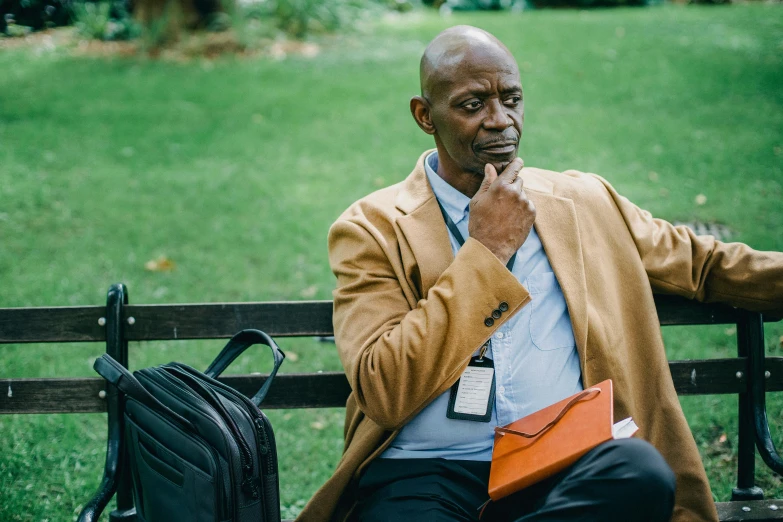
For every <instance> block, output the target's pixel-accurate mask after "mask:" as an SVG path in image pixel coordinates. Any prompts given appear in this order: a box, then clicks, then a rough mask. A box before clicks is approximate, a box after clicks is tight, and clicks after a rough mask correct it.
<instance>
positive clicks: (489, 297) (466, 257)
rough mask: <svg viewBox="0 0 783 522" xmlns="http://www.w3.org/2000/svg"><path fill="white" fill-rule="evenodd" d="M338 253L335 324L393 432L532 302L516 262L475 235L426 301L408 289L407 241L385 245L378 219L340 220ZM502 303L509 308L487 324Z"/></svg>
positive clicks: (352, 369) (353, 369) (372, 411)
mask: <svg viewBox="0 0 783 522" xmlns="http://www.w3.org/2000/svg"><path fill="white" fill-rule="evenodd" d="M389 243H392V241H390V242H389ZM393 256H397V257H396V258H395V262H392V261H391V259H390V258H392V257H393ZM329 261H330V264H331V267H332V271H333V272H334V274H335V276H336V277H337V288H336V290H335V291H334V331H335V341H336V344H337V348H338V352H339V355H340V359H341V361H342V364H343V366H344V367H345V370H346V374H347V376H348V380H349V382H350V385H351V388H352V389H353V392H354V396H355V398H356V401H357V403H358V405H359V407H360V408H361V409H362V411H363V412H364V413H365V415H366V416H367V417H369V418H370V419H372V420H373V421H374V422H375V423H377V424H378V425H379V426H381V427H383V428H384V429H387V430H395V429H399V428H400V427H402V426H403V425H404V424H405V423H407V422H408V421H409V420H410V419H411V418H412V417H413V416H414V415H415V414H416V413H418V412H419V411H420V410H421V409H422V408H424V407H425V406H426V405H427V404H429V402H430V401H432V400H433V399H435V398H436V397H437V396H438V395H440V394H441V393H443V392H444V391H445V390H447V389H448V388H449V387H450V386H451V385H452V384H453V383H454V382H456V380H457V379H458V378H459V376H460V375H461V374H462V372H463V371H464V369H465V367H466V366H467V364H468V362H469V360H470V356H471V354H472V353H473V352H474V351H475V350H476V349H477V348H478V347H480V346H481V345H482V344H483V343H484V342H486V340H487V339H489V337H490V336H491V335H492V332H493V331H494V330H495V329H496V328H498V326H500V325H501V324H503V322H504V321H505V320H507V319H508V318H509V317H511V316H512V315H513V314H514V313H515V312H516V311H517V310H518V309H519V308H521V307H522V306H523V305H524V304H526V303H527V302H528V301H529V300H530V296H529V294H528V292H527V290H526V289H525V288H524V287H523V286H522V285H521V284H520V283H519V281H517V279H516V278H515V277H514V276H513V275H512V274H511V273H510V272H509V271H508V270H507V269H506V267H505V266H503V264H502V263H501V262H500V261H499V260H498V259H497V258H496V257H495V256H494V255H493V254H492V253H491V252H490V251H489V250H488V249H487V248H486V247H484V245H482V244H481V243H480V242H478V241H476V240H475V239H472V238H468V240H467V241H466V242H465V244H464V245H463V246H462V248H461V249H460V250H459V252H458V254H457V255H456V256H455V258H454V261H453V262H452V263H451V265H450V266H449V267H448V268H447V269H446V270H445V271H444V272H443V274H442V275H441V276H440V277H439V279H438V280H437V281H436V283H435V284H434V285H433V287H432V288H431V289H430V290H429V292H428V293H427V295H426V297H425V298H424V299H421V300H419V301H418V302H411V301H412V299H411V296H410V291H409V289H408V292H406V291H405V289H404V286H405V285H407V284H408V283H407V282H406V281H404V275H403V274H401V270H400V267H401V261H400V259H399V252H398V249H396V248H394V247H391V246H390V245H389V244H385V239H384V236H383V235H382V234H380V233H378V230H377V229H374V228H373V226H372V224H371V223H368V222H366V221H364V222H362V220H359V219H341V220H338V221H337V222H336V223H335V224H334V225H332V228H331V229H330V231H329ZM501 302H506V303H508V306H509V309H508V311H507V312H506V313H503V314H502V318H501V319H499V320H495V321H494V325H493V326H492V327H488V326H486V325H485V324H484V321H485V319H486V318H487V317H488V316H489V315H490V314H491V313H492V311H493V310H495V309H497V308H498V306H499V304H500V303H501Z"/></svg>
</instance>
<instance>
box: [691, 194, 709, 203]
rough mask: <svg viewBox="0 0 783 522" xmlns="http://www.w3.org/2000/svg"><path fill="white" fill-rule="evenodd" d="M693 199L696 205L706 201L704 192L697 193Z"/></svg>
mask: <svg viewBox="0 0 783 522" xmlns="http://www.w3.org/2000/svg"><path fill="white" fill-rule="evenodd" d="M693 201H694V202H695V203H696V204H697V205H703V204H705V203H706V202H707V196H705V195H704V194H698V195H697V196H696V197H695V198H694V200H693Z"/></svg>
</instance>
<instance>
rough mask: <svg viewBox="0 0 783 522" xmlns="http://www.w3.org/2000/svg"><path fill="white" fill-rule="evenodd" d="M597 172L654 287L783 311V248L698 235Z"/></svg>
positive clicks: (749, 307) (706, 299) (750, 307)
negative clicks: (773, 249) (765, 248)
mask: <svg viewBox="0 0 783 522" xmlns="http://www.w3.org/2000/svg"><path fill="white" fill-rule="evenodd" d="M595 177H596V178H597V179H598V180H600V181H601V183H603V185H604V186H605V188H606V190H607V191H608V192H609V194H610V196H611V197H612V199H613V200H614V204H615V205H616V206H617V208H618V209H619V210H620V213H621V214H622V217H623V219H624V221H625V224H626V226H627V227H628V230H629V231H630V233H631V235H632V237H633V240H634V242H635V244H636V248H637V250H638V251H639V255H640V257H641V259H642V262H643V264H644V268H645V270H646V272H647V275H648V277H649V279H650V284H651V286H652V289H653V291H654V292H657V293H662V294H676V295H680V296H684V297H687V298H689V299H696V300H698V301H702V302H722V303H725V304H728V305H731V306H735V307H738V308H744V309H747V310H752V311H755V312H762V313H769V314H772V315H776V316H780V315H782V314H783V253H781V252H762V251H758V250H753V249H752V248H750V247H748V246H747V245H745V244H742V243H723V242H721V241H717V240H716V239H715V238H714V237H712V236H697V235H696V234H695V233H694V232H693V231H692V230H691V229H690V228H688V227H686V226H674V225H672V224H671V223H669V222H667V221H664V220H662V219H656V218H653V217H652V215H651V214H650V213H649V212H647V211H646V210H642V209H640V208H639V207H637V206H636V205H634V204H633V203H631V202H630V201H629V200H628V199H626V198H625V197H623V196H621V195H619V194H618V193H617V191H615V189H614V188H613V187H612V186H611V185H610V184H609V183H608V182H607V181H606V180H605V179H603V178H601V177H599V176H595Z"/></svg>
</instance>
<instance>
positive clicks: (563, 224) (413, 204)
mask: <svg viewBox="0 0 783 522" xmlns="http://www.w3.org/2000/svg"><path fill="white" fill-rule="evenodd" d="M430 152H432V151H431V150H429V151H426V152H425V153H424V154H422V155H421V156H420V157H419V161H417V162H416V167H415V168H414V169H413V172H412V173H411V174H410V176H408V177H407V178H406V179H405V181H403V182H402V186H401V187H400V191H399V193H398V194H397V199H396V205H397V208H399V209H400V210H401V211H402V212H403V213H404V214H405V215H403V216H401V217H399V218H398V219H397V225H398V226H399V227H400V230H401V232H402V235H403V236H404V239H405V241H404V242H403V241H401V242H400V247H401V249H403V262H404V264H405V265H406V272H407V273H408V275H409V277H411V278H412V279H414V280H415V279H419V280H420V283H419V285H420V286H419V285H414V286H419V288H418V290H419V291H420V292H421V294H420V295H419V296H417V297H418V298H419V299H422V298H424V297H426V295H427V292H428V291H429V289H430V288H432V286H433V285H434V284H435V282H436V281H437V280H438V278H439V277H440V276H441V274H442V273H443V272H444V271H445V270H446V269H447V268H448V267H449V265H450V264H451V262H452V261H453V260H454V255H453V254H452V252H451V242H450V240H449V233H448V229H447V228H446V224H445V223H444V221H443V216H442V215H441V213H440V208H439V207H438V202H437V200H436V199H435V194H434V193H433V192H432V187H430V184H429V181H428V180H427V174H426V173H425V171H424V159H425V158H426V157H427V155H428V154H429V153H430ZM536 170H537V169H527V168H526V169H524V170H523V176H524V181H525V182H524V186H525V189H526V191H527V195H528V197H529V198H530V199H531V200H532V201H533V203H534V204H535V206H536V209H537V214H536V224H535V227H536V230H537V231H538V235H539V237H540V238H541V243H542V244H543V245H544V251H545V252H546V255H547V257H548V258H549V263H550V264H551V265H552V269H553V270H554V272H555V276H556V277H557V280H558V282H559V283H560V286H561V287H562V289H563V294H564V295H565V300H566V304H567V305H568V312H569V315H570V316H571V326H572V328H573V330H574V338H575V339H576V346H577V350H578V351H579V356H580V358H581V360H582V362H583V363H584V362H585V361H587V355H588V354H587V282H586V279H585V267H584V259H583V256H582V246H581V241H580V236H579V226H578V223H577V219H576V209H575V208H574V202H573V201H571V200H570V199H566V198H561V197H557V196H554V195H553V194H552V192H553V189H554V186H553V184H552V183H551V182H550V181H549V180H548V179H547V178H545V177H543V176H541V175H539V174H538V173H537V172H536ZM406 243H407V247H408V248H409V249H410V256H411V257H410V258H409V257H408V256H406V255H405V252H404V249H405V244H406ZM417 276H418V277H417Z"/></svg>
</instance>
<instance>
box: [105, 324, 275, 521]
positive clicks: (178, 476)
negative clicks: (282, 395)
mask: <svg viewBox="0 0 783 522" xmlns="http://www.w3.org/2000/svg"><path fill="white" fill-rule="evenodd" d="M259 343H260V344H265V345H267V346H269V347H270V348H271V350H272V354H273V356H274V359H275V364H274V368H273V370H272V372H271V374H270V375H269V378H268V379H267V380H266V382H264V385H263V386H262V387H261V389H260V390H259V391H258V393H256V395H255V396H254V397H253V398H252V399H248V398H247V397H245V396H244V395H242V394H241V393H239V392H237V391H236V390H234V389H233V388H231V387H229V386H226V385H225V384H222V383H220V382H218V381H217V380H216V379H217V377H218V376H219V375H220V374H221V373H222V372H223V370H225V369H226V367H227V366H228V365H229V364H231V362H232V361H233V360H234V359H236V357H237V356H238V355H239V354H241V353H242V352H243V351H245V349H247V348H248V347H249V346H252V345H253V344H259ZM284 357H285V354H284V353H283V352H282V351H281V350H280V349H279V348H278V347H277V345H276V344H275V342H274V341H273V340H272V339H271V338H270V337H269V336H268V335H267V334H265V333H264V332H261V331H259V330H243V331H241V332H239V333H238V334H237V335H235V336H234V337H233V338H232V339H231V340H230V341H229V342H228V344H227V345H226V347H225V348H224V349H223V351H222V352H221V353H220V355H218V356H217V358H216V359H215V360H214V362H213V363H212V364H211V365H210V366H209V368H207V370H206V372H204V373H201V372H199V371H198V370H195V369H193V368H191V367H189V366H186V365H184V364H181V363H169V364H165V365H162V366H156V367H152V368H144V369H142V370H137V371H135V372H134V373H133V374H131V373H130V372H128V370H126V369H125V368H124V367H123V366H122V365H120V364H119V363H118V362H117V361H115V360H114V359H112V358H111V357H110V356H109V355H106V354H104V355H102V356H101V357H100V358H98V359H97V360H96V361H95V370H96V371H97V372H98V373H99V374H100V375H101V376H103V377H104V378H105V379H106V380H108V381H109V382H111V383H112V384H114V385H115V386H117V388H118V389H119V390H120V391H121V392H122V393H123V394H124V396H125V430H126V431H125V435H126V441H127V445H126V447H127V451H128V454H129V461H130V467H131V476H132V480H133V499H134V504H135V506H136V516H137V519H138V520H139V522H175V521H178V520H188V521H193V522H228V521H231V522H262V521H263V522H279V521H280V500H279V498H280V497H279V481H278V476H277V452H276V449H275V437H274V433H273V432H272V425H271V424H270V423H269V420H268V419H267V418H266V416H265V415H264V414H263V413H262V412H261V410H259V408H258V406H259V405H260V404H261V401H263V399H264V397H265V396H266V394H267V391H268V390H269V387H270V386H271V384H272V380H273V378H274V376H275V374H276V373H277V370H278V368H279V367H280V365H281V364H282V362H283V359H284ZM134 375H135V377H134Z"/></svg>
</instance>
